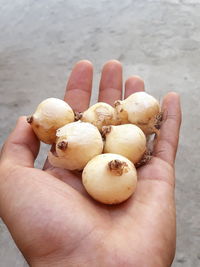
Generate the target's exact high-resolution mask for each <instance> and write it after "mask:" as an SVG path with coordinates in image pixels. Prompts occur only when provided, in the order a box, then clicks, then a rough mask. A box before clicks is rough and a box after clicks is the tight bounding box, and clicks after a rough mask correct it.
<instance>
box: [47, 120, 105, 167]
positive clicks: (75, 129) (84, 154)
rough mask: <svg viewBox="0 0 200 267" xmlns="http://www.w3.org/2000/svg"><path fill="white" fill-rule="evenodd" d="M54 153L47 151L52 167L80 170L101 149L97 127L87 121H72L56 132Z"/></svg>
mask: <svg viewBox="0 0 200 267" xmlns="http://www.w3.org/2000/svg"><path fill="white" fill-rule="evenodd" d="M56 136H57V140H56V155H55V154H53V153H52V152H49V155H48V159H49V162H50V163H51V165H53V166H54V167H59V168H64V169H68V170H82V169H83V168H84V167H85V165H86V164H87V163H88V161H89V160H91V159H92V158H93V157H95V156H97V155H99V154H101V153H102V151H103V140H102V137H101V134H100V133H99V131H98V129H97V128H96V127H95V126H94V125H92V124H90V123H87V122H81V121H77V122H73V123H69V124H67V125H65V126H64V127H62V128H60V129H58V130H57V132H56Z"/></svg>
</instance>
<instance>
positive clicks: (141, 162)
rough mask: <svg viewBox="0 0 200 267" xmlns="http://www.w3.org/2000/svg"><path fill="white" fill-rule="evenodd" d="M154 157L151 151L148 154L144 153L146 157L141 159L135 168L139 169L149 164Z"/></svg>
mask: <svg viewBox="0 0 200 267" xmlns="http://www.w3.org/2000/svg"><path fill="white" fill-rule="evenodd" d="M152 157H153V156H152V152H151V151H150V150H147V151H146V152H144V155H143V157H142V158H141V160H140V161H139V162H137V163H136V164H135V167H136V168H139V167H141V166H143V165H145V164H147V162H149V161H150V160H151V159H152Z"/></svg>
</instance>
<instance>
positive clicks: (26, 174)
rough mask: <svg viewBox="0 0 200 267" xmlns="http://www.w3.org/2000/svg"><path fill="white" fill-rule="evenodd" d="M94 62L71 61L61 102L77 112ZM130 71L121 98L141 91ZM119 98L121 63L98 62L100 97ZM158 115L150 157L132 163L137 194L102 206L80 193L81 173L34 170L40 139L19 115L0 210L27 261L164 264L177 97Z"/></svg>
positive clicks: (6, 156)
mask: <svg viewBox="0 0 200 267" xmlns="http://www.w3.org/2000/svg"><path fill="white" fill-rule="evenodd" d="M92 74H93V67H92V64H91V63H90V62H88V61H80V62H78V63H77V64H76V65H75V67H74V69H73V70H72V73H71V76H70V78H69V81H68V84H67V89H66V93H65V100H66V101H67V102H68V103H69V104H70V105H71V106H72V107H73V108H74V109H75V110H77V111H84V110H85V109H87V107H88V105H89V101H90V94H91V87H92ZM143 90H144V83H143V81H142V80H141V79H140V78H138V77H134V76H133V77H130V78H129V79H128V80H127V81H126V83H125V97H127V96H128V95H130V94H132V93H134V92H136V91H143ZM121 96H122V67H121V64H120V63H119V62H117V61H109V62H107V63H106V64H105V66H104V68H103V71H102V76H101V81H100V89H99V101H103V102H107V103H109V104H113V103H114V101H115V100H117V99H120V98H121ZM162 109H163V111H164V114H165V119H164V122H163V125H162V127H161V131H160V135H159V137H158V138H157V142H156V146H155V151H154V156H153V158H152V159H151V160H150V162H149V163H148V164H146V165H145V166H143V167H141V168H139V169H138V186H137V190H136V193H135V194H134V195H133V196H132V197H131V198H130V199H129V200H128V201H126V202H124V203H122V204H120V205H115V206H106V205H102V204H99V203H97V202H96V201H94V200H93V199H91V198H90V196H88V195H87V193H86V192H85V190H84V189H83V186H82V184H81V174H80V173H74V172H70V171H66V170H61V169H58V168H54V167H52V166H50V164H49V163H48V162H47V163H46V164H45V166H44V170H39V169H36V168H34V161H35V158H36V157H37V154H38V151H39V141H38V140H37V138H36V136H35V135H34V133H33V131H32V128H31V126H30V125H29V124H28V123H27V122H26V119H25V117H21V118H20V119H19V120H18V122H17V126H16V128H15V129H14V131H13V132H12V133H11V135H10V136H9V137H8V139H7V141H6V142H5V144H4V146H3V148H2V151H1V158H0V215H1V217H2V218H3V221H4V222H5V224H6V225H7V227H8V229H9V231H10V232H11V234H12V237H13V239H14V240H15V242H16V244H17V246H18V247H19V249H20V250H21V251H22V253H23V255H24V257H25V258H26V259H27V261H28V263H29V264H30V265H31V266H42V267H45V266H48V267H49V266H53V267H56V266H59V267H62V266H109V267H110V266H115V267H116V266H120V267H121V266H136V267H143V266H145V267H146V266H148V267H151V266H152V267H155V266H156V267H157V266H159V267H160V266H170V264H171V263H172V261H173V258H174V253H175V239H176V220H175V203H174V182H175V181H174V180H175V178H174V175H175V174H174V160H175V155H176V149H177V144H178V136H179V127H180V121H181V112H180V103H179V96H178V95H177V94H175V93H169V94H167V95H166V96H165V98H164V100H163V104H162Z"/></svg>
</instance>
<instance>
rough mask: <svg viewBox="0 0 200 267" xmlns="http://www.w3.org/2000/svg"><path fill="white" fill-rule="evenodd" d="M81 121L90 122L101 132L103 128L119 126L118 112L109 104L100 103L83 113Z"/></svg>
mask: <svg viewBox="0 0 200 267" xmlns="http://www.w3.org/2000/svg"><path fill="white" fill-rule="evenodd" d="M81 121H84V122H90V123H92V124H93V125H95V126H96V127H97V128H98V129H99V131H101V129H102V127H103V126H106V125H111V124H112V125H116V124H117V121H116V111H115V109H114V108H113V107H112V106H110V105H109V104H107V103H103V102H99V103H96V104H94V105H93V106H91V107H89V108H88V109H87V110H86V111H85V112H83V114H82V117H81Z"/></svg>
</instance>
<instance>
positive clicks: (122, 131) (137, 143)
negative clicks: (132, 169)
mask: <svg viewBox="0 0 200 267" xmlns="http://www.w3.org/2000/svg"><path fill="white" fill-rule="evenodd" d="M103 136H104V138H105V144H104V153H115V154H120V155H122V156H124V157H126V158H128V159H129V160H131V161H132V162H133V163H134V164H135V163H137V162H139V161H140V159H141V158H142V156H143V154H144V152H145V151H146V137H145V135H144V133H143V131H142V130H141V129H140V128H139V127H137V126H136V125H133V124H123V125H118V126H105V127H103Z"/></svg>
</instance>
